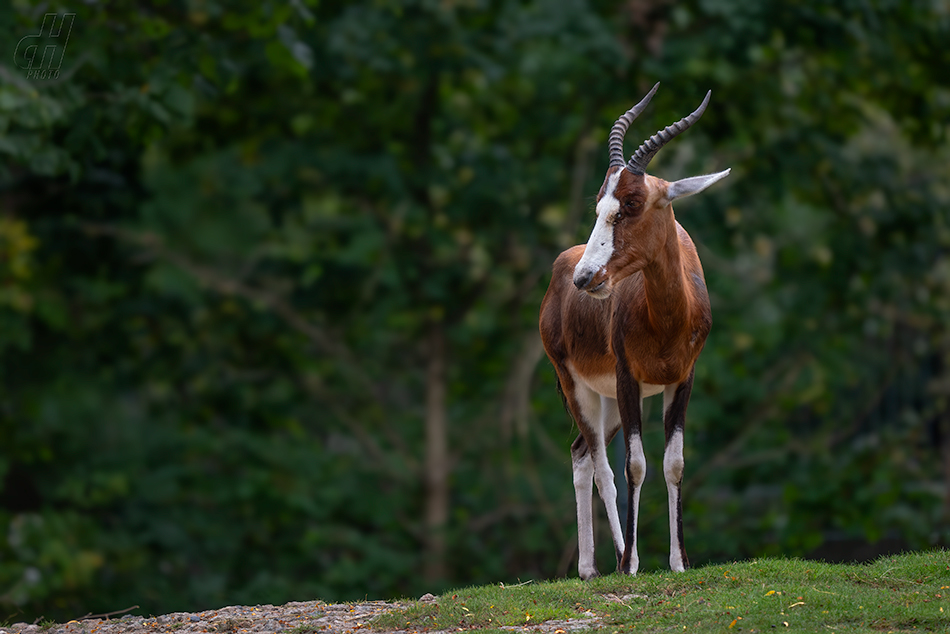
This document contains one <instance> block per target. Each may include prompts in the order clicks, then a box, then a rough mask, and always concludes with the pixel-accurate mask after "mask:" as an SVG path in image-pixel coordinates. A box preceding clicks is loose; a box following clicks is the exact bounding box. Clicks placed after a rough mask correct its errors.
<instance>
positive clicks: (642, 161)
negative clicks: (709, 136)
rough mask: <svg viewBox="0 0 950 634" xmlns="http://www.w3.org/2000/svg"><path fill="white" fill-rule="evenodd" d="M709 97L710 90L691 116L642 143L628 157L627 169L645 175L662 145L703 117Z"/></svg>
mask: <svg viewBox="0 0 950 634" xmlns="http://www.w3.org/2000/svg"><path fill="white" fill-rule="evenodd" d="M710 95H712V91H711V90H710V91H709V92H707V93H706V98H705V99H703V102H702V103H701V104H699V107H698V108H696V110H694V111H693V112H692V114H689V115H687V116H686V117H684V118H682V119H680V120H679V121H677V122H676V123H674V124H673V125H668V126H666V128H664V129H663V130H660V131H659V132H657V133H656V134H654V135H653V136H651V137H650V138H649V139H647V140H646V141H644V142H643V143H642V144H641V145H640V147H638V148H637V151H636V152H634V153H633V156H631V157H630V160H629V161H627V169H628V170H630V171H631V172H633V173H634V174H643V173H645V172H646V170H647V165H649V164H650V160H651V159H653V157H654V156H655V155H656V153H657V152H659V151H660V149H661V148H662V147H663V146H664V145H666V144H667V143H669V142H670V141H671V140H672V139H673V138H674V137H675V136H676V135H678V134H680V133H681V132H685V131H686V130H687V129H688V128H689V126H691V125H693V124H694V123H696V122H697V121H699V118H700V117H701V116H703V113H704V112H705V111H706V105H707V104H708V103H709V97H710Z"/></svg>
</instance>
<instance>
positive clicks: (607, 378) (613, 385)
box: [569, 366, 665, 399]
mask: <svg viewBox="0 0 950 634" xmlns="http://www.w3.org/2000/svg"><path fill="white" fill-rule="evenodd" d="M569 369H570V371H571V376H573V377H574V382H575V383H580V384H581V385H584V386H587V387H588V388H590V389H591V390H593V391H595V392H597V393H598V394H600V395H601V396H606V397H608V398H613V399H616V398H617V375H616V374H600V375H597V376H586V375H581V374H579V373H578V372H577V371H576V370H575V369H574V368H573V366H570V367H569ZM664 387H665V386H663V385H653V384H652V383H641V384H640V398H647V397H649V396H655V395H657V394H659V393H660V392H662V391H663V388H664Z"/></svg>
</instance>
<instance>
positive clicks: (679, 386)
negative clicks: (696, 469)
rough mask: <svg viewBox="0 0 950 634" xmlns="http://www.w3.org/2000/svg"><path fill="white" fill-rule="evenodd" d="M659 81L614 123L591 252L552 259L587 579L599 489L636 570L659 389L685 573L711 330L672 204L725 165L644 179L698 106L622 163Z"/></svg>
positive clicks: (550, 343)
mask: <svg viewBox="0 0 950 634" xmlns="http://www.w3.org/2000/svg"><path fill="white" fill-rule="evenodd" d="M658 86H659V84H657V85H656V86H654V87H653V90H651V91H650V92H649V94H647V96H646V97H644V98H643V101H641V102H640V103H638V104H637V105H636V106H634V107H633V108H631V109H630V110H628V111H627V112H626V113H625V114H624V115H623V116H621V117H620V118H619V119H618V120H617V122H616V123H615V124H614V126H613V129H612V130H611V132H610V137H609V140H608V148H609V152H610V167H609V168H608V169H607V176H606V178H604V184H603V185H601V187H600V192H599V193H598V194H597V207H596V213H597V220H596V221H595V223H594V230H593V231H592V232H591V234H590V239H589V240H588V241H587V244H586V245H579V246H576V247H572V248H570V249H568V250H567V251H565V252H564V253H562V254H561V255H560V256H558V258H557V260H555V262H554V275H553V277H552V278H551V285H550V287H548V291H547V294H545V296H544V301H543V302H542V303H541V324H540V327H541V339H542V340H543V342H544V349H545V351H546V352H547V354H548V357H549V358H550V359H551V363H553V364H554V368H555V370H556V371H557V378H558V383H559V387H560V389H561V390H562V393H563V395H564V399H565V402H566V405H567V408H568V409H569V410H570V412H571V414H572V415H573V417H574V420H575V421H577V426H578V428H579V429H580V435H579V436H578V437H577V439H576V440H575V441H574V443H573V445H571V458H572V462H573V470H574V494H575V496H576V500H577V532H578V542H579V557H578V572H579V573H580V576H581V578H583V579H588V578H590V577H593V576H596V575H597V566H596V563H595V561H594V529H593V518H592V497H593V492H592V489H593V484H592V482H596V483H597V490H598V491H599V492H600V497H601V498H602V499H603V501H604V505H605V506H606V507H607V518H608V520H609V522H610V532H611V535H612V536H613V542H614V546H615V548H616V552H617V565H618V568H619V569H620V570H621V571H622V572H625V573H628V574H635V573H636V572H637V568H638V567H639V558H638V556H637V511H638V504H639V500H640V486H641V485H642V484H643V478H644V475H645V474H646V459H645V457H644V455H643V443H642V442H641V437H640V429H641V416H642V404H643V399H644V398H645V397H647V396H653V395H654V394H659V393H660V392H662V393H663V422H664V427H665V431H666V449H665V450H664V454H663V475H664V477H665V479H666V488H667V491H668V493H669V506H670V567H671V568H672V569H673V570H678V571H680V570H685V569H686V568H687V567H688V566H689V561H688V559H687V558H686V550H685V548H684V546H683V521H682V502H681V500H680V483H681V482H682V479H683V430H684V427H685V423H686V406H687V404H688V402H689V395H690V390H691V388H692V385H693V366H694V365H695V363H696V359H697V357H699V353H700V351H701V350H702V349H703V344H704V343H705V341H706V335H707V334H708V333H709V328H710V325H711V324H712V316H711V313H710V309H709V296H708V294H707V292H706V283H705V281H704V278H703V269H702V266H701V265H700V263H699V257H698V256H697V255H696V248H695V247H694V246H693V242H692V240H690V237H689V235H688V234H687V233H686V231H685V230H684V229H683V227H681V226H680V225H679V223H678V222H676V219H675V218H674V216H673V207H672V205H671V203H672V202H673V201H674V200H676V199H677V198H682V197H684V196H691V195H692V194H696V193H699V192H701V191H702V190H704V189H706V188H707V187H709V186H710V185H712V184H713V183H715V182H716V181H718V180H719V179H721V178H724V177H726V176H727V175H728V174H729V170H726V171H724V172H719V173H718V174H710V175H708V176H695V177H692V178H684V179H682V180H678V181H675V182H672V183H668V182H666V181H664V180H662V179H659V178H655V177H653V176H650V175H649V174H647V173H646V168H647V165H649V163H650V159H652V158H653V156H654V155H655V154H656V153H657V152H658V151H659V150H660V148H662V147H663V146H664V145H665V144H666V143H667V142H668V141H670V140H671V139H672V138H673V137H675V136H676V135H677V134H679V133H680V132H683V131H684V130H686V129H687V128H689V127H690V126H691V125H692V124H694V123H695V122H696V121H697V120H698V119H699V118H700V117H701V116H702V114H703V111H704V110H705V109H706V104H707V103H709V96H710V93H707V94H706V98H705V99H704V100H703V103H702V104H701V105H700V106H699V108H697V109H696V111H695V112H693V113H692V114H690V115H689V116H688V117H686V118H685V119H682V120H680V121H678V122H676V123H674V124H673V125H671V126H668V127H667V128H666V129H664V130H660V131H659V132H657V133H656V134H655V135H653V136H652V137H650V138H649V139H647V140H646V141H644V142H643V144H642V145H641V146H640V147H639V148H638V149H637V151H636V152H635V153H634V154H633V156H632V157H631V158H630V160H629V161H624V156H623V137H624V134H625V133H626V131H627V128H628V127H629V126H630V123H631V122H632V121H633V120H634V119H635V118H636V117H637V115H639V114H640V113H641V112H642V111H643V109H644V108H646V105H647V104H648V103H649V101H650V99H651V98H652V97H653V94H654V93H655V92H656V89H657V87H658ZM621 427H623V437H624V441H625V446H626V454H627V456H626V476H627V501H628V504H627V525H626V533H621V529H620V518H619V515H618V512H617V489H616V487H615V486H614V476H613V472H612V471H611V469H610V464H609V463H608V461H607V445H608V443H609V442H610V440H611V439H612V438H613V437H614V435H615V434H616V433H617V431H618V430H619V429H620V428H621Z"/></svg>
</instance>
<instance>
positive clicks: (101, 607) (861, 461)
mask: <svg viewBox="0 0 950 634" xmlns="http://www.w3.org/2000/svg"><path fill="white" fill-rule="evenodd" d="M66 11H68V12H73V13H75V14H76V15H75V20H74V24H73V27H72V30H71V32H70V35H69V39H68V44H67V46H66V48H65V50H64V51H61V53H62V55H61V57H62V67H61V70H60V73H59V74H58V76H57V77H56V78H55V79H46V80H43V79H39V78H36V77H31V76H29V73H28V72H27V70H24V58H23V57H22V55H23V52H22V51H19V52H18V49H17V45H18V43H19V42H21V40H22V38H24V37H25V36H31V35H36V34H37V33H38V32H39V31H40V28H41V25H42V23H43V16H44V14H46V13H48V12H60V13H63V12H66ZM47 35H48V34H47ZM47 39H48V38H47ZM31 41H33V42H34V43H36V42H39V43H40V44H41V46H40V48H41V49H42V48H43V46H45V44H46V43H49V44H52V45H61V43H62V40H61V39H60V40H55V39H50V40H48V42H47V41H46V40H44V39H43V38H40V40H35V41H34V40H31ZM0 42H2V46H0V621H4V620H6V621H31V620H33V619H34V618H38V617H41V616H42V617H45V618H55V619H63V618H74V617H76V616H81V615H84V614H86V613H88V612H102V611H109V610H118V609H123V608H126V607H128V606H130V605H139V606H141V609H140V611H139V612H140V613H146V614H147V613H150V612H151V613H155V614H158V613H162V612H167V611H173V610H189V609H203V608H210V607H216V606H221V605H226V604H258V603H282V602H286V601H290V600H302V599H313V598H323V599H326V600H344V599H357V598H363V597H369V598H371V599H373V598H391V597H399V596H418V595H420V594H421V593H423V592H437V591H439V590H441V589H445V588H448V587H450V586H453V585H455V586H457V585H467V584H476V583H485V582H499V581H504V582H512V581H517V580H527V579H542V578H551V577H556V576H563V575H574V574H576V528H575V517H574V503H573V490H572V485H571V471H570V461H569V450H568V448H569V445H570V442H571V440H572V439H573V437H574V435H575V434H576V429H575V428H573V426H572V423H571V421H570V419H569V418H568V416H567V415H566V414H565V412H564V411H563V409H562V407H561V403H560V400H559V398H558V396H557V394H556V392H555V387H554V372H553V370H552V368H551V366H550V364H549V363H548V361H547V360H546V359H545V358H544V355H543V352H542V350H541V346H540V342H539V339H538V335H537V312H538V306H539V303H540V301H541V297H542V296H543V293H544V290H545V288H546V285H547V280H548V277H549V275H550V265H551V263H552V261H553V260H554V258H555V257H556V255H557V254H558V253H559V252H560V251H561V250H563V249H564V248H566V247H568V246H570V245H573V244H576V243H580V242H583V241H584V240H585V239H586V236H587V235H588V233H589V231H590V228H591V226H592V223H593V219H594V216H593V213H592V203H593V197H594V195H595V194H596V192H597V190H598V188H599V186H600V183H601V180H602V179H603V174H604V172H605V169H606V164H607V149H606V138H607V133H608V131H609V129H610V126H611V125H612V123H613V122H614V120H615V119H616V117H617V116H618V115H619V114H621V113H622V112H624V111H625V110H626V109H627V108H629V107H630V106H631V105H632V104H633V103H635V102H636V101H638V100H639V99H640V98H641V97H642V96H643V94H644V93H645V92H646V91H647V90H648V89H649V87H650V86H652V85H653V83H655V82H656V81H661V82H662V84H661V87H660V90H659V93H658V94H657V96H656V98H655V99H654V101H653V104H652V105H651V106H650V108H649V109H648V110H647V111H646V113H644V115H642V116H641V117H640V119H639V120H638V121H637V122H636V123H635V124H634V126H633V128H632V129H631V131H630V133H629V134H628V141H627V152H628V153H630V152H632V150H633V149H634V148H635V147H636V144H638V143H640V141H642V140H643V139H644V138H646V137H647V136H649V135H650V134H652V133H654V132H655V131H656V130H657V129H660V128H662V127H664V126H666V125H667V124H669V123H672V122H673V121H674V120H676V119H679V118H680V117H682V116H684V115H686V114H687V113H688V112H690V111H691V110H692V109H694V108H695V107H696V106H697V105H698V104H699V102H700V100H701V99H702V97H703V95H704V94H705V92H706V91H707V90H708V89H712V91H713V97H712V101H711V104H710V107H709V109H708V111H707V112H706V114H705V116H704V117H703V119H702V120H701V121H700V123H699V124H697V125H696V126H694V127H693V128H692V129H690V130H689V132H688V133H686V134H684V135H682V136H681V137H679V138H677V139H676V141H675V142H673V143H671V144H670V145H669V146H668V147H667V148H665V149H664V150H663V151H662V152H661V153H660V154H659V155H658V156H657V158H656V159H655V160H654V161H653V163H652V165H651V166H652V170H651V173H653V174H654V175H656V176H660V177H663V178H666V179H668V180H673V179H676V178H682V177H686V176H691V175H695V174H698V173H705V172H711V171H718V170H722V169H725V168H726V167H731V168H732V175H731V176H730V177H729V178H728V179H726V180H725V181H723V182H722V183H720V184H717V185H716V186H715V187H713V188H712V189H710V190H707V191H706V192H705V193H703V194H702V195H701V196H697V197H695V198H691V199H688V200H684V201H682V202H680V203H678V204H677V214H678V219H679V220H680V222H681V223H682V224H683V225H684V226H685V227H686V229H687V230H688V231H689V232H690V233H691V235H692V236H693V238H694V240H695V241H696V242H697V245H698V248H699V252H700V256H701V258H702V260H703V263H704V266H705V269H706V277H707V281H708V284H709V289H710V294H711V298H712V304H713V313H714V326H713V331H712V335H711V338H710V340H709V342H708V344H707V346H706V350H705V352H704V353H703V355H702V357H701V358H700V362H699V365H698V367H697V370H696V383H695V387H694V390H693V400H692V403H691V405H690V412H689V419H688V426H687V435H686V465H687V466H686V477H685V484H684V496H685V520H684V521H685V534H686V543H687V550H688V551H689V553H690V558H691V560H692V563H693V565H703V564H706V563H710V562H722V561H728V560H732V559H738V558H747V557H754V556H765V555H784V556H802V557H804V556H808V557H819V558H824V559H828V560H861V559H863V558H867V557H873V556H874V555H875V554H877V553H881V552H885V551H892V550H900V549H911V548H912V549H921V548H930V547H934V546H939V545H947V544H948V541H950V405H948V396H950V332H948V317H950V293H948V291H950V211H948V203H950V150H948V145H947V138H948V126H950V72H948V69H950V47H948V46H947V42H950V3H948V2H947V1H946V0H931V1H924V0H921V1H918V2H896V1H890V0H838V1H835V2H810V1H801V2H792V1H789V2H741V1H738V0H736V1H732V0H678V1H677V2H672V1H668V0H657V1H649V0H627V1H624V2H607V1H596V0H591V1H584V0H527V1H524V2H516V1H504V0H497V1H488V0H404V1H403V0H346V1H330V0H288V1H277V0H258V1H255V2H223V1H220V2H219V1H215V0H192V1H188V2H185V1H181V0H168V1H164V2H161V1H156V2H97V1H95V0H87V1H85V2H80V1H78V0H77V1H76V2H73V3H62V4H57V3H39V2H28V1H25V0H14V1H13V2H12V4H9V5H7V4H5V5H4V6H3V7H2V8H0ZM649 403H650V401H648V404H649ZM649 407H650V405H648V408H649ZM659 409H660V408H659V405H658V403H654V404H652V415H651V416H650V418H649V420H648V421H647V423H646V432H645V433H646V446H647V459H648V463H649V469H650V471H649V473H648V480H647V483H646V485H645V488H644V493H643V507H642V508H643V511H642V517H641V521H640V541H641V544H640V553H641V559H642V569H644V570H655V569H662V568H665V567H666V559H667V556H668V555H667V548H668V534H667V531H668V528H667V521H666V491H665V487H664V486H663V485H662V475H661V471H660V470H659V469H658V466H659V465H660V463H661V455H662V453H661V452H662V441H663V433H662V431H661V430H662V424H661V421H660V419H659V413H658V411H659ZM621 477H622V476H621ZM599 508H600V506H599V505H598V509H599ZM605 524H606V522H605V521H601V522H600V524H599V526H598V535H599V551H598V552H599V559H600V567H601V569H602V570H610V569H611V568H612V564H613V554H612V547H611V546H610V541H609V537H608V533H607V530H606V525H605Z"/></svg>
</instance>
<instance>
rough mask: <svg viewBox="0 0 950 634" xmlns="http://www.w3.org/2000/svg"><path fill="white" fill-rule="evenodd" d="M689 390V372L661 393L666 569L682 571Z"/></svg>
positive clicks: (686, 564)
mask: <svg viewBox="0 0 950 634" xmlns="http://www.w3.org/2000/svg"><path fill="white" fill-rule="evenodd" d="M692 389H693V373H692V371H690V373H689V378H687V379H686V380H685V381H683V382H682V383H680V384H679V385H668V386H667V387H666V389H665V390H664V391H663V428H664V430H665V432H666V449H665V450H664V451H663V477H664V478H665V479H666V491H667V494H668V495H669V504H670V569H671V570H674V571H676V572H682V571H684V570H686V569H687V568H689V559H688V558H687V557H686V547H685V546H684V545H683V501H682V495H681V488H682V487H681V485H682V482H683V466H684V464H685V463H684V461H683V430H684V429H685V427H686V406H687V405H688V404H689V395H690V392H692Z"/></svg>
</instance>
